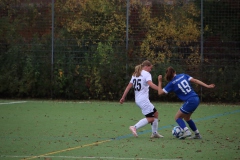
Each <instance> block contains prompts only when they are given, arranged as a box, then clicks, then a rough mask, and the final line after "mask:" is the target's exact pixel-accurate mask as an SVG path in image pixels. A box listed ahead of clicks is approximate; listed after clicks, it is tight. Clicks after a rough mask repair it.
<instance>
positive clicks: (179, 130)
mask: <svg viewBox="0 0 240 160" xmlns="http://www.w3.org/2000/svg"><path fill="white" fill-rule="evenodd" d="M183 133H184V131H183V129H182V128H181V127H180V126H175V127H173V129H172V135H173V136H174V137H176V138H179V137H181V136H182V135H183Z"/></svg>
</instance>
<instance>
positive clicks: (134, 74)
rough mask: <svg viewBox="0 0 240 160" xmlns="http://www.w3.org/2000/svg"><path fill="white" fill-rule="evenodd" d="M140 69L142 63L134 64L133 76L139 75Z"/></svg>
mask: <svg viewBox="0 0 240 160" xmlns="http://www.w3.org/2000/svg"><path fill="white" fill-rule="evenodd" d="M141 71H142V65H141V64H140V65H137V66H135V71H134V72H133V76H135V77H139V76H140V75H141Z"/></svg>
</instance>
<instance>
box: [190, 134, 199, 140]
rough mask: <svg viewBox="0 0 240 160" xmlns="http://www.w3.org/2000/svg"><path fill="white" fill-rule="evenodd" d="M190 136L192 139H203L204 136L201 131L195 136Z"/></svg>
mask: <svg viewBox="0 0 240 160" xmlns="http://www.w3.org/2000/svg"><path fill="white" fill-rule="evenodd" d="M190 138H192V139H202V136H201V135H200V134H199V133H197V134H195V135H194V136H193V137H190Z"/></svg>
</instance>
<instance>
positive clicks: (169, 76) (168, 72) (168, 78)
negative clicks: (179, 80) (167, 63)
mask: <svg viewBox="0 0 240 160" xmlns="http://www.w3.org/2000/svg"><path fill="white" fill-rule="evenodd" d="M175 74H176V71H175V70H174V69H173V67H168V68H167V70H166V74H165V79H166V81H168V82H169V81H171V80H172V79H173V77H174V75H175Z"/></svg>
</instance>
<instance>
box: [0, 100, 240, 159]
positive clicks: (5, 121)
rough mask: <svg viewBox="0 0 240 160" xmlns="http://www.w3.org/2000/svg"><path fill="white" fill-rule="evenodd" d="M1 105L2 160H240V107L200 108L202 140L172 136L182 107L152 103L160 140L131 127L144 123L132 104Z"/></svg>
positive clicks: (148, 131) (198, 118) (197, 114)
mask: <svg viewBox="0 0 240 160" xmlns="http://www.w3.org/2000/svg"><path fill="white" fill-rule="evenodd" d="M8 102H13V101H6V100H0V159H4V160H5V159H6V160H8V159H9V160H10V159H48V158H49V159H52V160H55V159H88V160H89V159H102V160H104V159H110V160H111V159H124V160H132V159H145V160H153V159H194V160H195V159H240V138H239V137H240V136H239V134H240V126H239V122H240V119H239V117H240V106H239V105H223V104H217V105H216V104H215V105H214V104H200V106H199V107H198V109H197V110H196V112H195V113H194V114H193V116H192V118H193V120H194V121H195V122H196V125H197V127H198V129H199V131H200V133H201V135H202V136H203V139H201V140H190V139H185V140H178V139H176V138H174V137H173V136H172V135H171V130H172V128H173V126H174V125H176V123H175V121H174V116H175V113H176V112H177V110H178V109H179V107H180V105H181V103H161V102H154V105H155V107H156V108H157V110H158V111H159V117H160V123H159V133H160V134H162V135H164V138H161V139H150V135H151V126H150V125H147V126H145V127H143V128H141V129H139V131H138V133H139V137H138V138H135V137H133V136H132V135H131V133H130V131H129V129H128V127H129V126H130V125H133V124H135V123H136V122H137V121H138V120H140V119H142V118H143V117H144V116H143V115H142V113H141V111H140V109H139V108H138V107H137V106H136V105H135V103H134V102H127V103H124V104H123V105H120V104H119V103H118V102H96V101H93V102H87V101H86V102H80V101H76V102H72V101H71V102H69V101H27V102H25V103H14V104H8Z"/></svg>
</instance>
